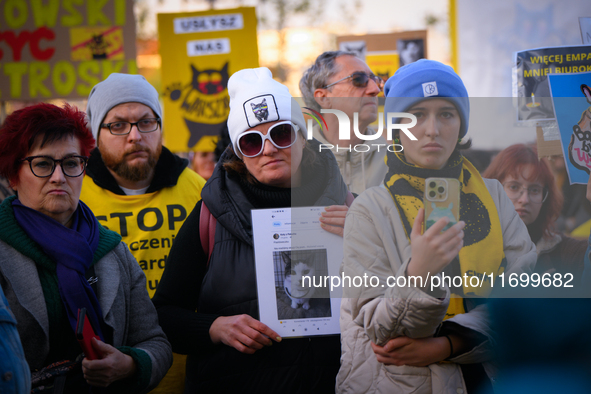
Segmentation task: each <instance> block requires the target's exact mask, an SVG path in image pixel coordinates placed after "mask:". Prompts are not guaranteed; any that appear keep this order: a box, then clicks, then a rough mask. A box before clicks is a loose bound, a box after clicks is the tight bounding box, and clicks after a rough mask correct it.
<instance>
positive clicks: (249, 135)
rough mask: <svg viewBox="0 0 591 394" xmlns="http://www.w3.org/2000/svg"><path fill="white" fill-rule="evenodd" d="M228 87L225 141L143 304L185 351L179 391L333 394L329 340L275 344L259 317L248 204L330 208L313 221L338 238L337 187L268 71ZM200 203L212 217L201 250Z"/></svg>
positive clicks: (248, 72)
mask: <svg viewBox="0 0 591 394" xmlns="http://www.w3.org/2000/svg"><path fill="white" fill-rule="evenodd" d="M228 92H229V94H230V115H229V118H228V129H229V133H230V139H231V141H232V144H231V145H230V146H228V148H227V149H226V151H225V152H224V154H223V155H222V156H221V158H220V164H221V165H218V166H216V168H215V170H214V173H213V175H212V177H211V178H210V179H209V180H208V181H207V183H206V185H205V186H204V188H203V191H202V193H201V197H202V202H200V203H197V206H196V207H195V209H194V210H193V211H192V212H191V214H190V215H189V217H188V218H187V220H186V221H185V223H184V224H183V226H182V227H181V229H180V231H179V233H178V235H177V237H176V238H175V241H174V244H173V245H172V249H171V251H170V255H169V257H168V260H167V262H166V268H165V270H164V274H163V275H162V279H161V281H160V283H159V285H158V288H157V290H156V294H155V295H154V298H153V299H152V301H153V302H154V304H155V305H156V309H157V310H158V315H159V318H160V323H161V324H162V326H163V329H164V332H165V333H166V335H167V336H168V339H169V340H170V342H171V344H172V346H173V349H174V351H175V352H178V353H182V354H188V357H187V369H186V372H187V374H186V376H187V377H186V383H185V393H197V392H199V393H201V392H203V393H214V392H218V393H235V392H236V393H237V392H240V393H283V394H286V393H328V392H332V391H334V384H335V376H336V374H337V371H338V369H339V358H340V339H339V337H338V336H336V335H335V336H327V337H322V338H320V337H311V338H298V339H289V340H285V341H282V340H281V338H280V337H279V336H278V334H277V333H276V332H274V331H273V330H271V329H270V328H269V327H268V326H266V325H265V324H263V323H262V322H260V321H259V320H258V318H259V309H258V296H257V286H256V276H255V260H254V248H253V234H252V222H251V210H252V209H262V208H267V209H269V208H283V207H291V206H314V205H316V206H330V207H328V208H326V212H324V214H323V216H322V218H321V219H320V220H321V222H322V227H323V228H324V229H326V230H327V231H331V232H333V233H336V234H340V235H341V236H342V231H343V228H342V226H343V225H344V218H345V214H346V212H347V207H346V206H345V202H346V198H347V189H346V186H345V184H344V182H343V180H342V178H341V175H340V173H339V169H338V167H337V164H336V161H335V159H334V156H333V155H332V153H330V152H326V150H324V151H322V152H319V143H318V141H316V140H309V141H306V138H305V134H306V122H305V120H304V116H303V114H302V112H301V110H300V108H299V106H298V104H297V103H296V102H295V100H294V99H293V98H292V96H291V95H290V94H289V90H288V89H287V87H286V86H284V85H282V84H280V83H278V82H276V81H274V80H273V78H272V75H271V72H270V71H269V70H268V69H267V68H257V69H245V70H240V71H238V72H236V73H235V74H233V75H232V77H230V80H229V82H228ZM204 207H207V209H208V210H209V211H210V212H211V214H212V215H213V217H214V218H215V219H216V220H217V224H216V226H215V233H214V234H215V242H214V243H213V247H211V246H209V248H211V249H209V253H210V255H209V256H208V253H206V252H205V247H207V244H205V243H203V242H200V240H201V239H203V235H204V234H203V233H204V232H203V233H202V229H200V224H201V222H200V215H201V212H202V210H204ZM207 231H212V230H211V227H209V228H208V230H207ZM212 235H213V234H211V233H208V236H207V237H205V239H206V240H207V239H208V237H211V236H212ZM205 242H207V241H205ZM314 301H317V300H314V299H312V300H311V301H310V302H311V303H312V302H314ZM311 308H312V306H311Z"/></svg>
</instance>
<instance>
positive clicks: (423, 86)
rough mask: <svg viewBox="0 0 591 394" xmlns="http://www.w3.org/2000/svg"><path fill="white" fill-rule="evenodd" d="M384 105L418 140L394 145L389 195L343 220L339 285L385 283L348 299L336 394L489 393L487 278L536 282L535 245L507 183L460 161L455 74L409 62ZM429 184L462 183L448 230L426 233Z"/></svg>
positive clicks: (461, 98) (460, 99)
mask: <svg viewBox="0 0 591 394" xmlns="http://www.w3.org/2000/svg"><path fill="white" fill-rule="evenodd" d="M385 95H386V105H385V109H384V112H386V113H392V112H399V113H400V112H407V113H411V114H413V115H414V116H415V117H416V120H417V122H416V124H415V125H413V126H412V127H410V128H409V131H410V133H412V135H410V133H409V134H407V133H405V132H399V133H398V134H396V135H395V136H394V137H395V144H400V145H402V147H403V148H404V149H403V150H402V151H401V152H388V154H387V157H386V164H387V166H388V174H387V175H386V178H385V180H384V183H383V185H381V186H380V187H375V188H372V189H369V190H367V191H366V192H364V193H363V194H362V195H360V196H359V197H358V198H357V199H356V200H355V202H354V203H353V205H352V206H351V208H350V210H349V213H348V215H347V221H346V222H345V246H344V261H343V271H344V275H345V276H349V277H351V278H354V277H357V276H360V277H363V276H364V275H367V276H368V277H377V278H378V279H379V284H378V285H377V286H374V285H375V283H376V282H375V280H374V281H373V282H370V283H373V284H372V285H371V286H365V287H359V288H354V287H352V288H349V289H345V293H344V297H346V298H343V302H342V307H341V330H342V334H341V342H342V357H341V368H340V371H339V374H338V376H337V386H336V389H337V392H339V393H366V392H370V393H374V392H380V393H382V392H395V393H411V392H412V393H470V392H478V390H483V389H487V388H489V389H490V388H491V387H490V386H491V385H492V383H493V382H494V379H493V367H492V366H491V364H490V361H491V358H492V355H491V350H492V348H493V343H494V339H493V332H492V330H491V326H490V321H489V318H488V310H487V306H486V305H485V303H484V300H485V298H486V297H488V296H489V295H490V293H491V291H492V290H493V286H492V284H491V281H490V278H491V275H492V276H494V277H495V278H497V275H499V274H501V273H504V274H505V276H507V275H509V274H511V273H523V272H525V273H529V272H531V270H532V269H533V266H534V264H535V261H536V253H535V246H534V244H533V243H532V242H531V239H530V237H529V234H528V232H527V228H526V227H525V225H524V224H523V222H522V221H521V220H520V219H519V216H518V215H517V213H516V212H515V209H514V207H513V204H512V203H511V200H509V198H508V197H507V195H506V194H505V192H504V190H503V187H502V186H501V184H500V183H499V182H498V181H496V180H495V181H493V180H488V179H483V178H482V177H481V175H480V174H479V173H478V170H476V168H475V167H474V166H473V165H472V164H471V163H470V162H469V161H468V160H466V159H465V158H464V157H463V156H462V154H461V149H462V148H465V147H466V145H469V142H468V143H467V144H462V143H461V141H462V139H463V138H464V137H465V136H466V133H467V131H468V120H469V112H470V103H469V99H468V93H467V91H466V88H465V87H464V84H463V83H462V80H461V79H460V78H459V77H458V75H457V74H456V73H455V72H454V71H453V69H452V68H451V67H448V66H446V65H444V64H442V63H439V62H436V61H432V60H419V61H417V62H414V63H411V64H409V65H406V66H404V67H402V68H400V69H399V70H398V71H397V72H396V73H395V74H394V76H392V77H391V78H390V79H389V80H388V81H387V83H386V86H385ZM405 121H406V122H407V123H409V122H410V119H405V120H401V121H400V122H401V123H404V122H405ZM409 126H410V125H409ZM413 137H414V138H416V140H415V139H413ZM429 177H440V178H455V179H457V180H458V181H459V183H460V205H459V221H458V222H457V223H456V224H454V225H453V226H451V227H449V226H447V225H448V224H449V222H450V219H449V218H448V217H443V218H441V219H439V220H438V221H437V222H436V223H435V224H434V225H432V226H431V227H430V228H429V229H427V230H426V231H423V230H422V224H423V221H424V215H425V214H424V209H423V194H424V190H425V179H426V178H429ZM449 184H450V185H451V183H449ZM477 282H478V283H477ZM494 285H495V287H498V286H499V284H498V282H495V283H494Z"/></svg>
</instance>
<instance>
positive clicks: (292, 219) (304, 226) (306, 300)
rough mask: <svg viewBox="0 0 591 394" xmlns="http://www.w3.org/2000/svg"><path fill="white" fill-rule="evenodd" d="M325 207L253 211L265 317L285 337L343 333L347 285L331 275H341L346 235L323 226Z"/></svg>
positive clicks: (259, 280) (257, 268)
mask: <svg viewBox="0 0 591 394" xmlns="http://www.w3.org/2000/svg"><path fill="white" fill-rule="evenodd" d="M323 211H324V207H303V208H281V209H257V210H253V211H252V222H253V236H254V250H255V261H256V276H257V290H258V299H259V311H260V320H261V322H263V323H265V324H266V325H267V326H269V327H270V328H272V329H273V330H275V331H276V332H277V333H278V334H279V335H281V336H282V337H284V338H289V337H302V336H313V335H331V334H339V333H340V329H339V313H340V305H341V297H342V289H341V288H340V287H339V288H334V289H331V281H330V278H331V277H338V276H339V270H340V266H341V261H342V260H343V238H342V237H339V236H338V235H334V234H331V233H329V232H328V231H325V230H323V229H322V228H321V227H320V221H319V218H320V215H321V213H322V212H323ZM288 264H290V265H289V267H290V268H291V269H288V272H287V273H286V267H288ZM302 277H307V278H302ZM286 278H287V281H286ZM302 280H303V284H302V283H301V282H302ZM290 285H291V286H290ZM286 287H287V290H286ZM331 290H332V291H331Z"/></svg>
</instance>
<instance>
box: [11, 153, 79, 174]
mask: <svg viewBox="0 0 591 394" xmlns="http://www.w3.org/2000/svg"><path fill="white" fill-rule="evenodd" d="M21 161H23V162H24V161H28V162H29V167H30V168H31V172H32V173H33V175H35V176H36V177H37V178H47V177H49V176H51V175H53V172H54V171H55V167H56V166H57V165H58V164H59V165H60V167H61V169H62V172H63V173H64V175H65V176H69V177H71V178H75V177H78V176H80V175H82V174H84V170H85V169H86V163H87V162H88V157H86V156H68V157H64V158H63V159H61V160H57V159H54V158H53V157H50V156H29V157H25V158H24V159H22V160H21Z"/></svg>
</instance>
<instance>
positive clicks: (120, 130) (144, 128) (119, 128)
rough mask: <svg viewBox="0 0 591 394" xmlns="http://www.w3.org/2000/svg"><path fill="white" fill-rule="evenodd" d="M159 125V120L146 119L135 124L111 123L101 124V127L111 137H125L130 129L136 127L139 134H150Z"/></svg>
mask: <svg viewBox="0 0 591 394" xmlns="http://www.w3.org/2000/svg"><path fill="white" fill-rule="evenodd" d="M159 125H160V119H159V118H146V119H142V120H138V121H137V122H111V123H103V124H101V127H105V128H108V129H109V131H110V132H111V134H113V135H127V134H129V133H131V128H132V127H133V126H136V127H137V129H138V131H139V132H140V133H151V132H152V131H156V130H157V129H158V126H159Z"/></svg>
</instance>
